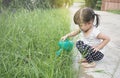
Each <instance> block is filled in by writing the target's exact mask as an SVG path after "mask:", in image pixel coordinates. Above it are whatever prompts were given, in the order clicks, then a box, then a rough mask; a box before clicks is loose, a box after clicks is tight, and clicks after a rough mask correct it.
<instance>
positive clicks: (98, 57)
mask: <svg viewBox="0 0 120 78" xmlns="http://www.w3.org/2000/svg"><path fill="white" fill-rule="evenodd" d="M103 57H104V54H103V53H101V52H99V51H97V52H93V53H92V58H93V60H94V61H99V60H101V59H102V58H103Z"/></svg>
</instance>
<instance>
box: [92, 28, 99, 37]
mask: <svg viewBox="0 0 120 78" xmlns="http://www.w3.org/2000/svg"><path fill="white" fill-rule="evenodd" d="M93 33H94V36H95V37H97V36H98V34H99V33H100V30H99V29H97V28H94V30H93Z"/></svg>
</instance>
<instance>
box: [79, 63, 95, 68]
mask: <svg viewBox="0 0 120 78" xmlns="http://www.w3.org/2000/svg"><path fill="white" fill-rule="evenodd" d="M81 65H82V66H83V67H85V68H94V67H95V66H96V63H95V62H92V63H88V62H86V63H82V64H81Z"/></svg>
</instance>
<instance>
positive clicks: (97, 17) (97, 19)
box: [94, 14, 100, 27]
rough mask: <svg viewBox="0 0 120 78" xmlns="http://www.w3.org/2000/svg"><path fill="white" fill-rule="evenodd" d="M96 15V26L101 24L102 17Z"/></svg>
mask: <svg viewBox="0 0 120 78" xmlns="http://www.w3.org/2000/svg"><path fill="white" fill-rule="evenodd" d="M94 15H95V16H96V24H95V26H96V27H98V25H99V24H100V19H99V15H98V14H94Z"/></svg>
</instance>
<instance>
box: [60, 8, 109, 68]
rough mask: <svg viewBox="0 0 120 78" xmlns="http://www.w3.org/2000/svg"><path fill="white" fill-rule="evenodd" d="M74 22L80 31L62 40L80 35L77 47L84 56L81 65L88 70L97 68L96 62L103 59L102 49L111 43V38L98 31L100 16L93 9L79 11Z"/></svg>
mask: <svg viewBox="0 0 120 78" xmlns="http://www.w3.org/2000/svg"><path fill="white" fill-rule="evenodd" d="M95 18H96V19H95ZM94 20H96V21H95V22H96V24H95V25H94V24H93V22H94ZM74 22H75V24H77V25H78V26H79V29H77V30H75V31H73V32H71V33H68V34H66V35H65V36H63V37H62V38H61V40H65V39H67V38H68V37H73V36H76V35H78V34H79V35H80V38H79V40H78V41H77V42H76V47H77V48H78V50H79V51H80V53H81V54H82V55H83V54H84V56H83V57H84V59H82V60H81V64H82V65H83V66H84V67H87V68H89V67H95V66H96V63H95V61H99V60H101V59H102V58H103V56H104V55H103V54H102V49H103V48H104V47H105V45H106V44H107V43H108V42H109V41H110V38H109V37H108V36H106V35H105V34H103V33H101V32H100V31H99V30H98V29H97V27H98V25H99V16H98V14H96V13H95V12H94V11H93V9H91V8H88V7H86V8H82V9H79V10H78V11H77V12H76V13H75V15H74Z"/></svg>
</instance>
